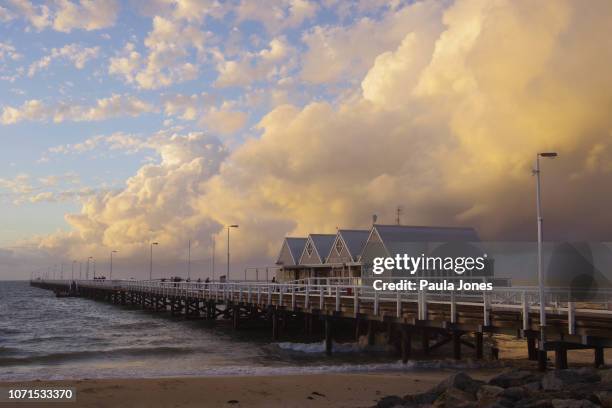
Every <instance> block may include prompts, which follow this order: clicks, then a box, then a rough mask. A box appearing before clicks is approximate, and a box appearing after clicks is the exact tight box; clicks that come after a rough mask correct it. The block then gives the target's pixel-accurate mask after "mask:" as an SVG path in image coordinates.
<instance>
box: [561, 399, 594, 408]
mask: <svg viewBox="0 0 612 408" xmlns="http://www.w3.org/2000/svg"><path fill="white" fill-rule="evenodd" d="M551 402H552V406H553V408H597V407H598V406H597V405H596V404H593V403H592V402H591V401H589V400H585V399H584V400H575V399H554V400H552V401H551Z"/></svg>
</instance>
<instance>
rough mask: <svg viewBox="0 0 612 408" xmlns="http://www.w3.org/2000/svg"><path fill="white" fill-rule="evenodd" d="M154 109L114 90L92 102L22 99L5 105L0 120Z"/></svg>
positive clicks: (80, 118) (101, 116)
mask: <svg viewBox="0 0 612 408" xmlns="http://www.w3.org/2000/svg"><path fill="white" fill-rule="evenodd" d="M153 111H155V107H154V106H153V105H152V104H150V103H148V102H145V101H144V100H142V99H139V98H137V97H135V96H132V95H119V94H114V95H112V96H110V97H108V98H102V99H98V100H96V103H95V104H94V105H93V106H86V105H79V104H75V103H68V102H59V103H54V104H45V103H44V102H43V101H41V100H38V99H30V100H27V101H25V102H24V103H23V104H22V105H21V106H17V107H13V106H4V107H3V108H2V114H1V115H0V124H3V125H11V124H15V123H18V122H21V121H26V120H27V121H38V122H43V121H49V120H52V121H53V122H55V123H60V122H64V121H75V122H85V121H98V120H105V119H108V118H114V117H121V116H139V115H141V114H144V113H149V112H153Z"/></svg>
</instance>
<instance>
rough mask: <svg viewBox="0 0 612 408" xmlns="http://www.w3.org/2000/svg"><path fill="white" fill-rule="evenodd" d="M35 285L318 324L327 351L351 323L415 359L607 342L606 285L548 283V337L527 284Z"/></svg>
mask: <svg viewBox="0 0 612 408" xmlns="http://www.w3.org/2000/svg"><path fill="white" fill-rule="evenodd" d="M31 285H32V286H35V287H38V288H42V289H48V290H53V291H55V292H56V293H58V292H59V293H64V292H69V293H71V294H73V295H75V296H80V297H84V298H89V299H95V300H103V301H107V302H110V303H113V304H116V305H126V306H132V307H138V308H142V309H146V310H151V311H157V312H170V313H171V314H172V315H174V316H182V317H184V318H197V319H207V320H217V319H227V320H229V321H230V322H231V324H232V326H233V328H234V329H237V330H238V329H240V327H241V325H242V324H243V323H245V322H246V321H249V320H259V321H262V322H264V323H265V324H266V325H268V327H269V329H270V331H271V338H272V339H273V340H278V339H280V338H281V337H285V338H287V337H289V336H291V335H292V333H291V330H300V331H302V332H303V333H307V334H312V333H313V332H315V333H320V334H321V338H322V339H323V340H324V342H325V351H326V353H327V354H331V353H332V351H333V348H332V344H333V342H334V341H335V338H336V337H337V336H339V335H340V334H341V333H340V331H339V330H340V328H342V330H343V333H342V334H343V335H344V336H345V337H346V330H347V329H346V328H347V327H350V330H351V333H350V334H351V336H354V337H355V338H359V337H360V336H367V339H368V343H369V344H373V343H374V339H375V336H376V334H377V333H380V332H384V333H386V334H387V335H388V339H389V342H390V343H392V344H395V345H396V346H397V349H398V351H399V352H400V353H401V357H402V360H403V361H404V362H407V361H408V360H409V359H410V358H411V355H412V351H413V344H416V343H415V342H418V344H419V346H420V347H419V349H420V350H421V351H422V353H424V354H425V355H428V354H433V353H435V351H436V350H437V349H439V348H440V347H442V346H444V345H447V344H449V345H451V346H452V353H453V356H454V358H455V359H461V358H462V357H466V356H468V354H467V353H466V352H465V350H469V356H471V357H473V358H475V359H481V358H483V356H484V351H485V347H484V342H483V336H484V335H487V334H495V333H505V334H511V335H516V336H519V337H520V338H522V339H524V340H525V345H526V347H527V352H528V356H529V359H530V360H537V359H538V352H539V350H540V349H541V350H544V351H547V352H548V351H551V352H554V366H555V368H558V369H564V368H567V367H568V362H567V352H568V350H574V349H592V350H593V351H594V365H595V366H596V367H600V366H602V365H604V349H605V348H608V347H612V310H609V302H612V291H609V290H603V289H602V290H600V291H599V293H598V296H597V297H596V299H594V300H589V301H584V302H576V301H574V300H572V299H576V297H575V295H576V294H575V293H569V290H568V289H564V288H547V289H546V291H545V299H544V302H545V311H546V326H545V334H546V338H545V341H544V342H540V341H539V340H540V338H539V336H540V326H539V323H540V322H539V313H538V312H539V305H540V301H541V299H540V298H539V293H538V288H537V287H533V286H529V287H516V286H513V287H496V288H493V290H491V291H481V292H457V291H436V292H428V291H426V290H419V291H415V292H405V291H397V292H390V291H377V290H374V289H373V287H372V285H368V284H365V283H363V282H360V281H359V280H355V279H349V278H344V279H343V278H316V279H301V280H296V281H290V282H270V281H247V280H244V281H228V282H217V281H215V282H185V281H183V282H170V281H160V280H141V281H138V280H76V281H73V280H47V279H35V280H32V281H31ZM296 328H299V329H296ZM315 329H316V330H315ZM415 349H416V347H415ZM491 353H492V355H493V357H496V353H497V350H496V349H495V348H492V349H491Z"/></svg>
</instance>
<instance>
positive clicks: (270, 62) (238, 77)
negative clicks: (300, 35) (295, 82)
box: [215, 37, 294, 87]
mask: <svg viewBox="0 0 612 408" xmlns="http://www.w3.org/2000/svg"><path fill="white" fill-rule="evenodd" d="M293 54H294V50H293V48H292V47H291V46H290V45H289V43H288V42H287V40H286V38H285V37H278V38H273V39H272V40H271V41H270V44H269V45H268V47H267V48H264V49H263V50H261V51H259V52H255V53H251V52H247V53H245V54H244V55H243V56H242V57H241V58H240V59H239V60H229V61H228V60H225V59H224V60H222V61H220V62H219V63H218V66H217V70H218V72H219V76H218V77H217V80H216V81H215V85H216V86H218V87H226V86H244V85H249V84H251V83H252V82H255V81H261V80H267V81H271V80H274V79H275V78H282V76H283V75H286V74H287V72H288V70H289V69H290V68H291V65H290V64H287V59H289V58H290V57H291V56H292V55H293Z"/></svg>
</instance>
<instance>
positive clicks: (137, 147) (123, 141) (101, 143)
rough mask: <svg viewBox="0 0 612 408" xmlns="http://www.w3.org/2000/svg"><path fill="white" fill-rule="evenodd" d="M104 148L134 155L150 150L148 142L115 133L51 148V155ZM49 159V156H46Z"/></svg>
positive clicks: (49, 151)
mask: <svg viewBox="0 0 612 408" xmlns="http://www.w3.org/2000/svg"><path fill="white" fill-rule="evenodd" d="M100 147H104V148H105V149H108V150H119V151H121V152H122V153H126V154H134V153H137V152H139V151H141V150H143V149H146V148H150V147H151V146H150V145H149V143H148V141H147V140H145V139H143V138H141V137H138V136H136V135H132V134H127V133H123V132H115V133H112V134H110V135H96V136H92V137H90V138H87V139H85V140H84V141H82V142H79V143H74V144H70V143H69V144H64V145H58V146H53V147H50V148H49V149H48V151H47V155H49V154H64V155H66V154H83V153H86V152H90V151H93V150H95V149H97V148H100ZM45 157H47V156H45Z"/></svg>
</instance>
